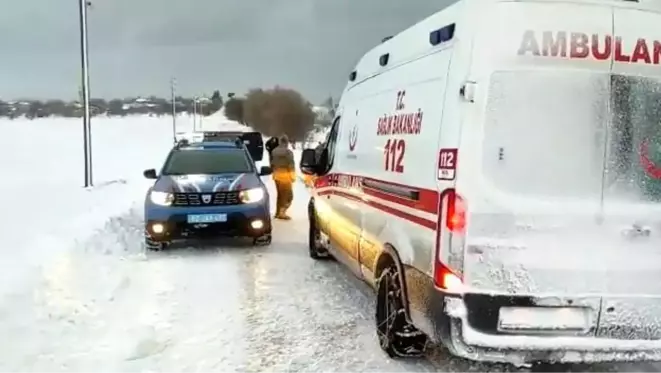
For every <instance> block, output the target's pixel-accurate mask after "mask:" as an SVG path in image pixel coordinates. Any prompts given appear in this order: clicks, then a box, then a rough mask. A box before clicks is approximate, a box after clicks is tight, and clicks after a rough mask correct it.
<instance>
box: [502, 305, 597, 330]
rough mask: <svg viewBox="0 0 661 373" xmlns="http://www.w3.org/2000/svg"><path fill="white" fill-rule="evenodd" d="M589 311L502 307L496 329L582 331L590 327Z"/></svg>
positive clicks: (579, 309) (572, 308)
mask: <svg viewBox="0 0 661 373" xmlns="http://www.w3.org/2000/svg"><path fill="white" fill-rule="evenodd" d="M590 324H591V323H590V313H589V312H588V309H587V308H579V307H502V308H501V309H500V312H499V315H498V330H500V331H510V332H517V331H519V332H521V331H548V332H552V331H582V330H587V329H589V327H590Z"/></svg>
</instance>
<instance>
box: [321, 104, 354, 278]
mask: <svg viewBox="0 0 661 373" xmlns="http://www.w3.org/2000/svg"><path fill="white" fill-rule="evenodd" d="M345 122H346V118H341V119H340V117H338V118H337V119H336V120H335V123H334V124H333V128H332V129H331V133H330V136H329V138H328V144H327V147H328V148H327V149H328V165H329V166H330V167H329V170H328V172H327V174H326V177H328V178H329V181H330V183H331V189H332V193H330V194H327V195H326V196H325V200H324V203H326V204H327V206H328V210H329V211H328V213H327V216H328V219H327V221H326V229H327V232H328V235H329V237H330V241H331V246H332V247H331V250H332V251H333V256H334V257H335V258H336V259H337V260H338V261H340V262H341V263H343V264H344V265H346V266H347V267H349V269H351V271H352V272H354V274H356V275H357V276H360V273H361V271H360V266H359V263H358V240H359V238H360V217H361V211H360V206H359V205H358V203H357V202H356V201H355V200H354V199H355V198H356V196H355V195H354V194H355V192H352V190H351V185H352V180H353V178H351V177H350V176H347V175H346V173H345V172H344V171H345V170H344V168H343V164H345V161H344V158H345V157H346V155H347V154H346V153H347V151H348V150H347V146H346V145H347V144H345V142H346V141H344V140H345V139H346V136H347V135H348V132H349V131H350V130H351V128H348V127H347V125H348V123H345Z"/></svg>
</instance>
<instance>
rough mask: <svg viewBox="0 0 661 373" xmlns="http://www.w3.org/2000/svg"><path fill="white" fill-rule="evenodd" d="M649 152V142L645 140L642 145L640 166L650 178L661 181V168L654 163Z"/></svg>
mask: <svg viewBox="0 0 661 373" xmlns="http://www.w3.org/2000/svg"><path fill="white" fill-rule="evenodd" d="M649 152H650V150H649V140H645V141H643V142H642V143H641V144H640V165H641V166H642V167H643V170H644V171H645V173H646V174H647V175H648V176H650V177H651V178H654V179H656V180H661V167H658V166H657V165H655V164H654V162H652V160H651V159H650V153H649Z"/></svg>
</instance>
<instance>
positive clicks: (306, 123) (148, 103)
mask: <svg viewBox="0 0 661 373" xmlns="http://www.w3.org/2000/svg"><path fill="white" fill-rule="evenodd" d="M175 107H176V112H177V113H189V114H192V113H197V114H199V115H203V116H208V115H211V114H213V113H215V112H217V111H219V110H221V109H222V110H224V113H225V116H226V117H227V118H228V119H230V120H234V121H237V122H239V123H242V124H244V125H246V126H250V127H252V128H253V129H255V130H257V131H260V132H262V133H263V134H264V135H266V136H280V135H287V136H288V137H289V138H290V139H291V140H293V141H304V140H305V139H306V137H307V135H308V134H309V133H310V132H311V131H312V130H318V129H319V128H315V127H327V126H329V125H330V122H331V120H332V119H333V116H334V104H333V99H332V98H330V97H329V98H328V99H327V100H326V101H325V102H324V103H323V104H322V105H321V106H320V107H317V108H315V107H314V106H313V105H312V104H311V103H310V102H309V101H308V100H306V99H305V98H304V97H303V95H301V94H300V93H299V92H297V91H296V90H293V89H289V88H283V87H280V86H276V87H274V88H270V89H263V88H254V89H251V90H249V91H248V92H247V93H246V94H245V95H244V96H237V95H236V94H235V93H228V94H227V96H226V97H223V95H221V93H220V91H217V90H216V91H214V92H213V94H211V96H210V97H209V98H203V99H199V98H198V99H195V98H188V97H176V98H175ZM319 108H322V109H324V110H321V111H320V109H319ZM90 114H91V115H92V116H98V115H106V116H127V115H132V114H148V115H151V116H163V115H171V114H172V101H171V100H168V99H165V98H160V97H156V96H150V97H142V98H125V99H112V100H104V99H97V98H94V99H91V100H90ZM53 116H57V117H73V118H75V117H82V116H83V107H82V105H81V104H80V102H79V101H69V102H67V101H64V100H46V101H39V100H21V101H13V102H8V101H0V117H6V118H12V119H13V118H18V117H27V118H29V119H35V118H46V117H53Z"/></svg>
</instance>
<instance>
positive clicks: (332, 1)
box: [0, 0, 453, 100]
mask: <svg viewBox="0 0 661 373" xmlns="http://www.w3.org/2000/svg"><path fill="white" fill-rule="evenodd" d="M92 1H93V8H92V9H91V10H90V15H89V37H90V50H91V63H92V66H91V69H92V72H93V79H94V81H93V87H94V89H93V91H94V92H97V94H98V95H105V96H113V95H118V96H122V95H124V94H129V92H131V93H133V92H138V91H139V92H140V93H144V94H151V93H154V94H165V93H166V92H167V84H165V83H166V82H167V79H169V76H171V75H177V76H178V77H180V80H181V81H182V83H181V86H182V90H189V91H195V92H205V91H209V90H212V89H216V88H219V89H225V87H227V88H226V89H227V90H232V91H236V92H241V91H244V90H247V89H248V88H250V87H253V86H259V85H266V86H268V85H274V84H278V83H279V84H283V85H289V86H292V87H294V88H298V89H301V90H302V91H303V93H304V94H305V95H307V96H309V97H310V98H311V99H313V100H321V99H323V97H324V96H326V95H328V94H329V93H334V94H337V93H339V90H341V89H342V88H343V86H344V84H345V82H346V77H347V74H348V73H349V72H350V71H351V69H352V68H353V65H354V64H355V63H356V61H357V60H358V59H359V58H360V56H361V55H362V54H363V53H365V52H366V51H367V50H368V49H370V48H372V47H373V46H374V45H376V44H378V43H379V42H380V41H381V39H382V38H383V37H385V36H388V35H392V34H395V33H397V32H398V31H400V30H402V29H404V28H406V27H408V26H410V25H412V24H413V23H415V22H417V21H419V20H421V19H423V18H425V17H427V16H429V15H431V14H432V13H434V12H436V11H437V10H439V9H441V8H443V7H445V6H446V5H447V4H449V3H452V2H453V1H451V0H415V1H404V0H194V1H193V0H188V1H182V0H176V1H174V0H92ZM56 3H57V4H58V7H53V5H54V4H56ZM75 3H76V2H74V1H67V2H66V4H65V3H63V2H54V0H31V1H15V2H13V3H12V5H11V6H9V7H7V9H6V10H7V11H3V12H2V13H0V33H2V35H11V37H2V38H0V48H2V50H3V53H5V54H14V55H18V56H12V57H11V58H5V59H4V60H2V61H0V68H2V69H4V70H5V71H4V72H0V78H7V76H8V75H10V74H11V75H12V76H14V77H22V76H30V77H31V79H35V81H34V82H29V84H26V82H25V81H24V79H23V80H21V79H19V78H11V79H9V80H3V81H4V82H8V83H9V85H7V84H4V85H3V86H2V87H0V95H3V96H7V95H10V96H11V95H14V94H18V93H19V92H20V93H21V94H24V93H25V92H26V90H28V89H29V90H32V91H34V94H35V95H54V94H56V93H57V92H62V94H65V95H68V94H69V92H71V91H73V92H75V90H76V88H75V87H76V85H77V79H78V77H77V72H76V69H77V65H76V63H77V61H78V60H77V53H78V8H77V6H76V4H75ZM19 61H21V62H19ZM43 61H48V64H49V65H48V66H49V67H48V68H38V67H39V66H40V63H43ZM72 61H74V62H73V65H72ZM29 66H31V67H32V71H30V70H28V67H29ZM49 69H50V71H53V74H49V72H48V71H49ZM34 70H37V73H36V74H35V72H34ZM55 73H57V74H58V75H57V76H56V75H55ZM118 80H119V81H118ZM21 81H22V83H21ZM164 82H165V83H164ZM19 85H20V86H19ZM71 87H74V88H73V90H72V89H71Z"/></svg>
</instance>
